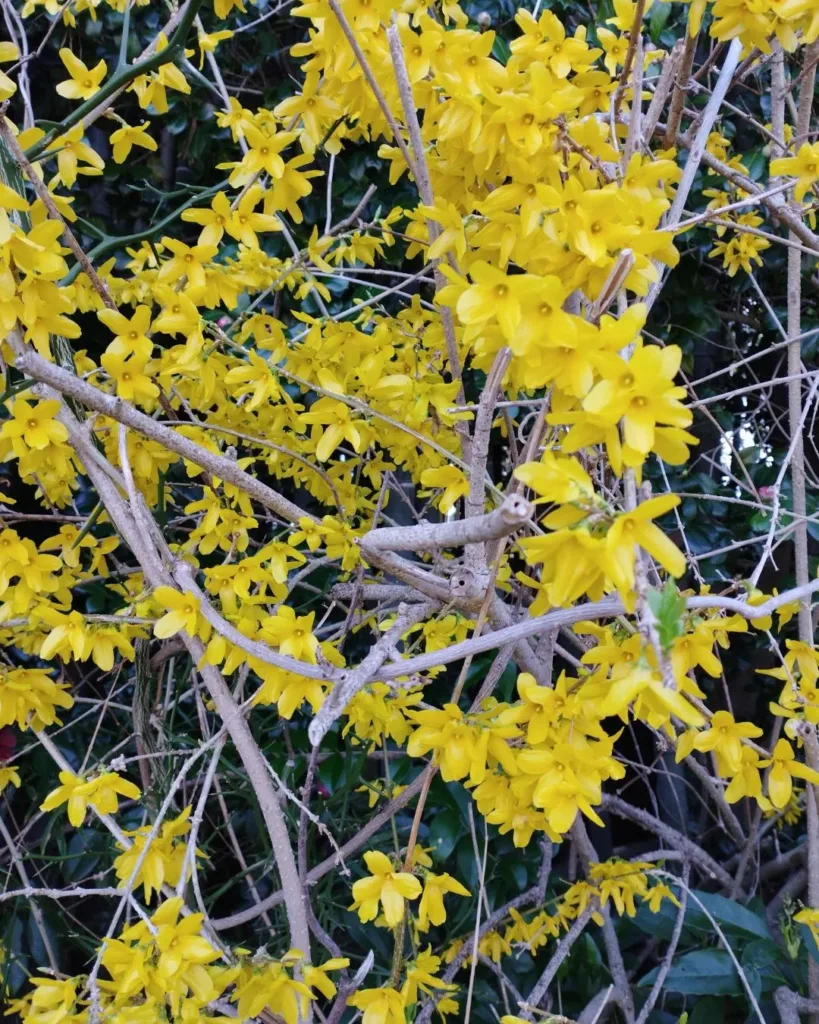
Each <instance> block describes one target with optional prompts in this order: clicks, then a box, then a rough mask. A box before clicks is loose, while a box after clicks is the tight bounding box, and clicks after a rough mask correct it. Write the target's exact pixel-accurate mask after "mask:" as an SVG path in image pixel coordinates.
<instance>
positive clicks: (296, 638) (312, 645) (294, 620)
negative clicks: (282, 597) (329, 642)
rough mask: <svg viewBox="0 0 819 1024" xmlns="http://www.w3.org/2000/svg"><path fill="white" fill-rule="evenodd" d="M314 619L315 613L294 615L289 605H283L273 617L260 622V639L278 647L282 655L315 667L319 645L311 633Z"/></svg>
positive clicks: (270, 616)
mask: <svg viewBox="0 0 819 1024" xmlns="http://www.w3.org/2000/svg"><path fill="white" fill-rule="evenodd" d="M315 617H316V613H315V612H310V614H309V615H296V613H295V611H294V610H293V609H292V608H291V607H290V606H289V605H286V604H283V605H281V606H280V607H279V608H278V609H277V611H276V614H275V615H269V616H268V617H267V618H266V619H264V621H263V622H262V632H261V635H262V638H263V639H265V640H267V641H268V642H269V643H271V644H273V645H274V646H275V647H278V648H279V650H280V651H281V652H282V654H287V655H289V656H290V657H291V658H298V659H299V661H308V662H310V664H312V665H315V663H316V651H317V650H318V645H319V642H318V638H317V637H316V636H315V634H314V633H313V620H314V619H315Z"/></svg>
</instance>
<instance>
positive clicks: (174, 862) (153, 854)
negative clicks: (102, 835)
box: [114, 807, 205, 902]
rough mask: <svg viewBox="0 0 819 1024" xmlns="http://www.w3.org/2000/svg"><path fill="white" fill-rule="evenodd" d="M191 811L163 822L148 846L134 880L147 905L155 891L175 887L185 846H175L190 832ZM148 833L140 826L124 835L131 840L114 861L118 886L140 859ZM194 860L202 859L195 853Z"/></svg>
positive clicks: (189, 872) (146, 827)
mask: <svg viewBox="0 0 819 1024" xmlns="http://www.w3.org/2000/svg"><path fill="white" fill-rule="evenodd" d="M190 813H191V809H190V807H186V808H185V809H184V810H183V811H182V813H181V814H180V815H179V816H178V817H176V818H174V819H172V820H171V821H166V822H163V824H162V828H161V830H160V833H159V835H158V836H156V838H155V839H154V841H153V842H152V843H151V845H150V848H149V849H148V852H147V854H146V855H145V858H144V860H143V861H142V865H141V867H140V869H139V871H138V872H137V875H136V878H135V879H134V888H135V889H136V888H137V887H138V886H139V885H142V887H143V889H144V890H145V899H146V901H147V902H150V900H151V897H152V895H153V892H154V890H156V891H157V892H158V891H159V890H160V889H161V888H162V886H163V885H165V884H167V885H170V886H176V884H177V883H178V882H179V879H180V876H181V874H182V865H183V864H184V862H185V851H186V848H187V843H185V842H175V840H176V839H177V838H179V837H180V836H184V835H186V834H187V833H188V832H189V831H190V827H191V826H190V822H189V820H188V819H189V818H190ZM150 832H151V826H150V825H143V826H142V828H138V829H136V830H135V831H133V832H126V833H125V835H126V836H128V837H129V838H131V839H132V840H133V844H132V845H131V846H130V847H129V848H128V849H123V848H122V847H121V846H120V849H122V850H123V852H122V853H121V854H120V855H119V856H118V857H117V858H116V859H115V860H114V871H115V872H116V875H117V878H118V879H119V881H120V882H125V881H127V879H129V878H130V877H131V873H132V872H133V870H134V867H135V865H136V862H137V860H138V859H139V858H140V856H141V855H142V851H143V850H144V848H145V842H146V840H147V837H148V835H149V834H150ZM196 856H197V857H204V856H205V855H204V854H203V853H202V852H201V851H200V850H198V849H197V850H196ZM192 868H193V865H191V864H189V865H188V877H190V874H191V871H192Z"/></svg>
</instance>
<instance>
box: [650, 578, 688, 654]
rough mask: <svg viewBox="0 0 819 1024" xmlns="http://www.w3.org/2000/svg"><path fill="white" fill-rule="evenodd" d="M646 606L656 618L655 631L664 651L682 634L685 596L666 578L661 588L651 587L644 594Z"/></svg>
mask: <svg viewBox="0 0 819 1024" xmlns="http://www.w3.org/2000/svg"><path fill="white" fill-rule="evenodd" d="M646 598H647V600H648V607H649V608H650V609H651V611H652V612H653V613H654V618H655V619H656V620H657V632H658V633H659V637H660V643H661V645H662V648H663V650H664V651H667V650H668V649H669V648H670V647H671V645H672V643H673V642H674V641H675V640H676V639H677V637H678V636H682V633H683V628H682V617H683V613H684V612H685V598H683V597H681V596H680V592H679V590H677V586H676V584H675V583H674V582H673V581H672V580H666V584H665V586H664V587H663V589H662V590H656V589H651V590H649V591H648V594H647V595H646Z"/></svg>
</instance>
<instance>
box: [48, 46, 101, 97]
mask: <svg viewBox="0 0 819 1024" xmlns="http://www.w3.org/2000/svg"><path fill="white" fill-rule="evenodd" d="M60 60H61V61H62V62H63V64H64V65H65V69H66V71H67V72H68V73H69V75H71V77H70V78H68V79H66V81H64V82H60V83H59V84H58V85H57V92H58V93H59V94H60V95H61V96H64V97H65V98H66V99H67V100H90V99H91V97H92V96H93V95H94V94H95V93H96V92H98V91H99V87H100V83H101V82H102V80H103V78H105V75H106V73H107V71H108V65H107V64H106V63H105V61H104V60H101V61H100V62H99V64H97V66H96V67H95V68H92V69H89V68H87V67H86V66H85V64H83V62H82V61H81V60H80V59H79V57H75V56H74V54H73V53H72V52H71V50H69V49H67V48H66V47H63V49H62V50H60Z"/></svg>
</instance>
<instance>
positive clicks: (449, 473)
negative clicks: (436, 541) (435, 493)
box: [421, 466, 469, 515]
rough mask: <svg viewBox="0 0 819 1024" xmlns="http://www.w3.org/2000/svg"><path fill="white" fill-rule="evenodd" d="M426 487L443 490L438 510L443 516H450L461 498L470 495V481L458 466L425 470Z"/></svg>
mask: <svg viewBox="0 0 819 1024" xmlns="http://www.w3.org/2000/svg"><path fill="white" fill-rule="evenodd" d="M421 483H422V484H423V486H424V487H431V488H443V493H442V494H441V495H440V497H439V498H438V508H439V509H440V511H441V513H442V514H443V515H449V513H450V512H451V511H452V509H453V508H454V507H455V502H456V501H457V500H458V499H459V498H463V497H465V496H466V495H467V494H469V480H467V478H466V474H465V473H464V472H463V470H461V469H458V467H457V466H441V467H440V468H439V469H425V470H424V471H423V472H422V473H421Z"/></svg>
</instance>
